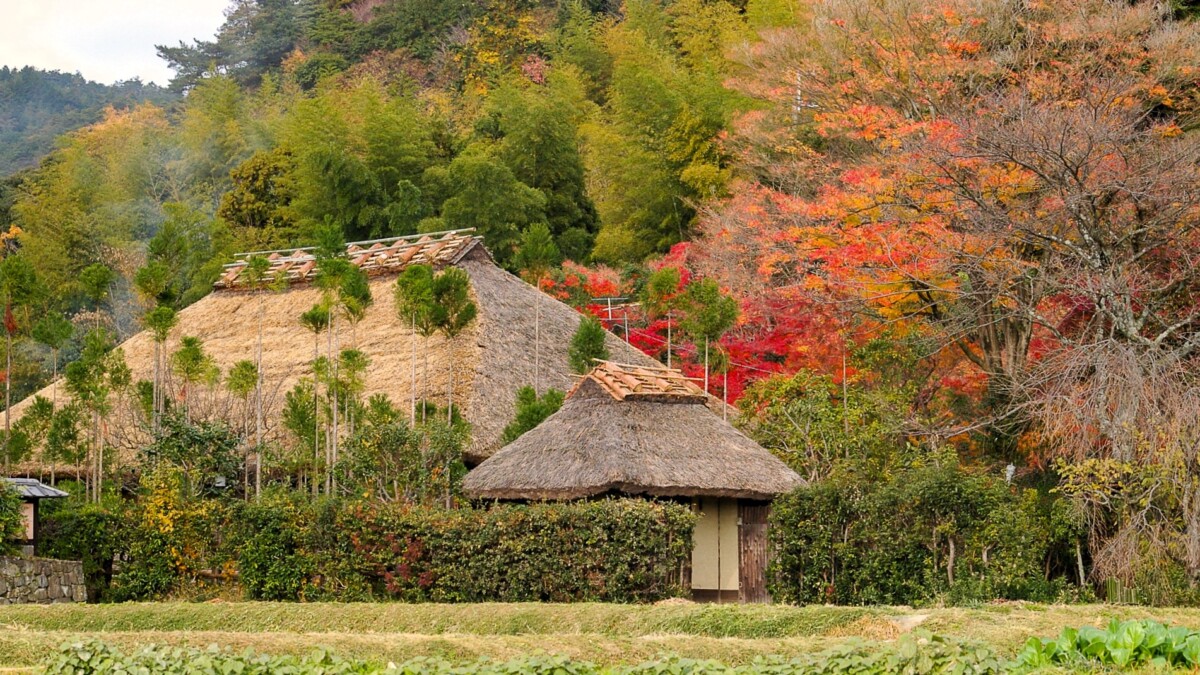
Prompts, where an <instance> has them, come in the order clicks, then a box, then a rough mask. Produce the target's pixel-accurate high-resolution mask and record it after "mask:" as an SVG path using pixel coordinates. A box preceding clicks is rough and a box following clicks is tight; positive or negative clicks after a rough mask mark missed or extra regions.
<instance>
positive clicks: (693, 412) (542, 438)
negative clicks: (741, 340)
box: [463, 362, 800, 500]
mask: <svg viewBox="0 0 1200 675" xmlns="http://www.w3.org/2000/svg"><path fill="white" fill-rule="evenodd" d="M706 399H707V397H706V396H705V394H704V392H703V391H701V389H700V388H699V387H697V386H696V385H695V384H693V383H692V382H691V381H690V380H688V379H687V378H685V377H684V376H683V374H682V373H680V372H678V371H673V370H668V369H666V368H662V367H657V368H656V367H646V366H624V365H619V364H615V363H611V362H603V363H601V364H600V365H598V366H597V367H596V368H595V369H594V370H592V372H590V373H589V374H588V375H587V376H586V377H584V378H583V380H581V381H580V382H579V384H577V385H576V386H575V389H574V390H573V391H572V392H571V395H570V396H569V397H568V398H567V400H566V401H565V402H564V403H563V407H562V408H561V409H560V410H559V411H558V412H556V413H554V414H553V415H551V416H550V417H549V418H548V419H546V420H545V421H544V422H542V423H541V424H539V425H538V426H537V428H535V429H533V430H531V431H529V432H527V433H526V434H524V435H523V436H521V437H520V438H518V439H517V440H515V441H513V442H512V443H511V444H509V445H508V446H506V447H504V448H503V449H502V450H500V451H499V452H498V453H496V454H495V455H493V456H492V457H491V458H490V459H488V460H487V461H486V462H484V463H483V464H480V465H479V466H478V467H476V468H475V470H473V471H471V473H469V474H468V475H467V477H466V479H465V480H464V482H463V488H464V489H465V490H466V491H467V493H468V494H469V495H470V496H472V497H479V498H488V499H537V500H543V499H579V498H582V497H592V496H595V495H601V494H605V493H608V492H618V493H623V494H631V495H643V494H644V495H650V496H654V497H732V498H740V499H759V500H765V499H770V498H772V497H774V496H775V495H777V494H780V493H783V492H787V491H788V490H790V489H792V488H793V487H795V486H796V485H798V484H799V483H800V476H798V475H797V474H796V472H794V471H792V470H791V469H789V468H788V467H787V465H786V464H784V463H783V462H782V461H780V460H779V458H777V457H775V456H774V455H772V454H771V453H769V452H767V451H766V450H764V449H763V448H762V446H760V445H759V444H758V443H755V442H754V441H752V440H750V439H749V438H747V437H746V435H745V434H743V433H742V432H740V431H738V430H737V429H735V428H734V427H733V426H732V425H730V424H729V423H728V422H726V421H724V420H722V419H721V418H720V417H719V416H718V415H715V414H713V412H712V411H711V410H709V409H708V408H707V407H705V405H704V403H705V401H706Z"/></svg>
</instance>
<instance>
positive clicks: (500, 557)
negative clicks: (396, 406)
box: [239, 499, 694, 602]
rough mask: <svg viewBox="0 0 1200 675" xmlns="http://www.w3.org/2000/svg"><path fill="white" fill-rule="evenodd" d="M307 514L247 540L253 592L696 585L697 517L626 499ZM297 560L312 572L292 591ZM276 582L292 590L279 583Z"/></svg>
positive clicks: (651, 590) (646, 594)
mask: <svg viewBox="0 0 1200 675" xmlns="http://www.w3.org/2000/svg"><path fill="white" fill-rule="evenodd" d="M306 523H313V524H315V526H306V525H305V524H297V525H296V526H294V527H287V526H282V525H280V524H276V525H274V526H272V527H264V528H259V529H258V534H257V535H255V536H253V537H250V538H248V540H247V546H246V547H244V548H243V549H242V551H243V554H242V560H241V564H240V565H239V569H242V570H243V575H244V579H243V585H244V588H245V589H246V591H247V595H248V596H250V597H251V598H256V599H290V598H292V597H301V598H346V597H376V598H378V597H387V598H394V599H400V600H406V601H410V602H418V601H433V602H528V601H548V602H580V601H597V602H652V601H655V600H660V599H662V598H667V597H674V596H679V595H682V594H684V593H685V592H686V590H687V589H685V588H684V587H683V585H682V583H681V580H682V575H681V571H682V569H683V567H684V565H685V564H686V563H687V562H688V560H689V558H690V555H691V541H692V536H691V535H692V528H693V526H694V516H693V515H692V513H691V511H690V510H689V509H688V508H686V507H684V506H680V505H676V504H668V503H659V502H648V501H643V500H635V499H617V500H605V501H597V502H576V503H566V504H536V505H529V506H519V505H500V506H496V507H494V508H491V509H456V510H438V509H425V508H415V507H410V506H403V505H394V504H348V505H345V506H344V507H343V508H338V509H335V510H329V509H328V508H326V509H325V510H324V511H323V512H322V513H319V514H317V515H316V517H312V518H306ZM322 523H323V524H322ZM264 532H269V533H271V535H272V536H271V537H264V536H263V533H264ZM330 532H334V533H337V534H336V535H335V536H332V537H331V536H329V534H328V533H330ZM263 549H270V555H260V554H259V553H258V552H259V551H262V550H263ZM250 553H253V554H254V555H253V559H254V560H256V561H259V564H254V565H251V564H250V558H251V556H250V555H248V554H250ZM296 569H301V570H304V571H305V572H306V573H307V578H306V579H305V580H299V585H298V586H295V589H296V591H297V592H296V593H295V595H292V593H291V592H290V589H291V588H292V587H293V586H292V584H294V583H295V582H296V580H295V579H294V575H295V570H296ZM252 572H253V573H252ZM272 584H274V585H275V586H274V587H277V588H280V589H282V588H288V589H289V592H287V593H272V592H270V591H271V589H272V588H273V586H272Z"/></svg>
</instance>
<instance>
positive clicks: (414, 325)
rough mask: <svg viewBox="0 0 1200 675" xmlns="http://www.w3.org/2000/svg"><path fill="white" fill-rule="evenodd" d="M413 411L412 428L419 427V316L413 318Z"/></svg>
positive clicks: (410, 422)
mask: <svg viewBox="0 0 1200 675" xmlns="http://www.w3.org/2000/svg"><path fill="white" fill-rule="evenodd" d="M411 342H412V411H411V413H412V414H411V415H410V417H411V419H410V420H409V425H410V426H414V427H415V426H416V425H417V315H416V314H414V315H413V317H412V340H411Z"/></svg>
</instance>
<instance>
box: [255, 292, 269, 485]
mask: <svg viewBox="0 0 1200 675" xmlns="http://www.w3.org/2000/svg"><path fill="white" fill-rule="evenodd" d="M265 313H266V304H265V302H264V300H263V298H262V297H259V299H258V354H257V361H258V366H257V368H258V380H257V382H255V383H254V497H255V499H257V498H258V497H259V495H261V494H262V464H263V362H262V356H263V351H262V347H263V320H264V314H265Z"/></svg>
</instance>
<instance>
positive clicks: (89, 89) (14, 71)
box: [0, 66, 176, 176]
mask: <svg viewBox="0 0 1200 675" xmlns="http://www.w3.org/2000/svg"><path fill="white" fill-rule="evenodd" d="M175 98H176V97H175V96H172V95H171V93H170V92H168V91H166V90H164V89H161V88H159V87H157V86H155V85H153V84H150V85H145V84H142V83H141V82H139V81H136V80H134V81H129V82H119V83H117V84H115V85H111V86H110V85H103V84H98V83H96V82H89V81H87V80H85V79H83V77H81V76H79V75H72V74H67V73H60V72H58V71H45V70H39V69H37V68H32V67H29V66H26V67H24V68H19V69H18V68H9V67H7V66H5V67H3V68H0V176H7V175H9V174H11V173H13V172H15V171H17V170H19V169H25V168H28V167H31V166H34V165H35V164H37V163H38V162H39V161H40V160H41V159H42V158H43V157H45V156H46V155H47V154H49V153H50V151H51V150H53V149H54V144H55V141H57V140H58V137H59V136H61V135H62V134H65V133H67V132H70V131H74V130H76V129H79V128H81V127H85V126H87V125H89V124H93V123H95V122H97V121H99V120H100V119H101V118H102V117H103V114H104V109H105V108H106V107H108V106H114V107H118V108H126V107H129V106H131V105H134V104H137V103H141V102H144V101H153V102H155V103H157V104H160V105H164V104H168V103H170V102H171V101H173V100H174V99H175Z"/></svg>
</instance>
